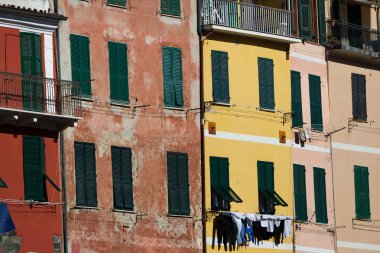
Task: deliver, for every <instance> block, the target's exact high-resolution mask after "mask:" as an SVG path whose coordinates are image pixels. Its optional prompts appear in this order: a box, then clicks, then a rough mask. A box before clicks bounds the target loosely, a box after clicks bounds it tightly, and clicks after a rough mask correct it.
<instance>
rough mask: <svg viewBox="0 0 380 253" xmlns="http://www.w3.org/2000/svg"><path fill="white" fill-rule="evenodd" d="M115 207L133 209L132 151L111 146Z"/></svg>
mask: <svg viewBox="0 0 380 253" xmlns="http://www.w3.org/2000/svg"><path fill="white" fill-rule="evenodd" d="M111 156H112V180H113V192H114V207H115V208H117V209H126V210H133V179H132V152H131V149H129V148H121V147H114V146H112V147H111Z"/></svg>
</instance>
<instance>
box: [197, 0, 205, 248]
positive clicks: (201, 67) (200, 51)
mask: <svg viewBox="0 0 380 253" xmlns="http://www.w3.org/2000/svg"><path fill="white" fill-rule="evenodd" d="M201 8H202V2H201V0H197V12H198V19H197V20H198V21H197V23H198V24H197V26H198V29H197V30H198V36H199V86H200V87H199V89H200V90H199V100H200V108H201V114H200V121H201V122H200V129H201V184H202V246H203V249H202V252H203V253H206V252H207V244H206V243H207V241H206V191H205V176H206V175H205V143H204V140H205V136H204V124H205V113H204V112H205V107H204V90H203V83H204V81H203V42H202V27H201V25H202V24H201V22H202V21H201V20H202V11H201Z"/></svg>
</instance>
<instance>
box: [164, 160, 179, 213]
mask: <svg viewBox="0 0 380 253" xmlns="http://www.w3.org/2000/svg"><path fill="white" fill-rule="evenodd" d="M167 170H168V195H169V200H168V202H169V213H170V214H179V212H180V206H179V189H178V171H177V157H176V155H175V154H173V153H168V155H167Z"/></svg>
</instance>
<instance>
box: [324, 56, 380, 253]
mask: <svg viewBox="0 0 380 253" xmlns="http://www.w3.org/2000/svg"><path fill="white" fill-rule="evenodd" d="M328 66H329V80H330V81H329V83H330V97H333V98H334V99H333V100H331V102H330V103H331V127H332V128H335V129H339V128H341V127H346V129H344V130H342V131H340V132H338V133H336V134H334V135H333V138H332V147H333V149H332V156H333V169H334V189H335V199H336V200H337V201H336V202H335V208H336V222H337V245H338V250H339V252H365V250H368V248H370V249H372V250H376V251H379V250H380V243H379V236H378V234H379V232H380V229H379V225H380V224H379V221H378V220H379V218H380V205H379V201H378V196H379V194H380V189H379V187H378V182H379V180H380V173H379V163H380V145H379V143H380V137H379V131H380V125H379V122H380V116H379V115H380V108H379V106H378V100H379V99H378V95H377V94H379V93H380V87H379V85H378V83H379V80H380V68H368V67H369V66H368V65H367V66H364V65H360V64H356V63H354V62H350V61H347V60H339V59H335V60H334V61H333V60H332V61H329V65H328ZM352 73H357V74H362V75H365V78H366V96H367V115H368V118H367V122H352V123H350V122H349V119H350V118H352V91H351V89H352V88H351V74H352ZM354 165H358V166H366V167H368V172H369V195H370V212H371V219H370V220H366V221H363V220H358V219H355V217H356V214H355V184H354Z"/></svg>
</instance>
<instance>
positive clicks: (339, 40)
mask: <svg viewBox="0 0 380 253" xmlns="http://www.w3.org/2000/svg"><path fill="white" fill-rule="evenodd" d="M328 24H329V30H330V31H331V32H330V36H329V44H330V45H332V46H333V48H339V49H344V50H348V51H352V52H356V53H360V54H364V55H368V56H372V57H379V52H380V33H379V32H378V31H375V30H371V29H368V28H364V27H361V26H358V25H354V24H349V23H342V22H339V21H336V20H332V21H330V22H328Z"/></svg>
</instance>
